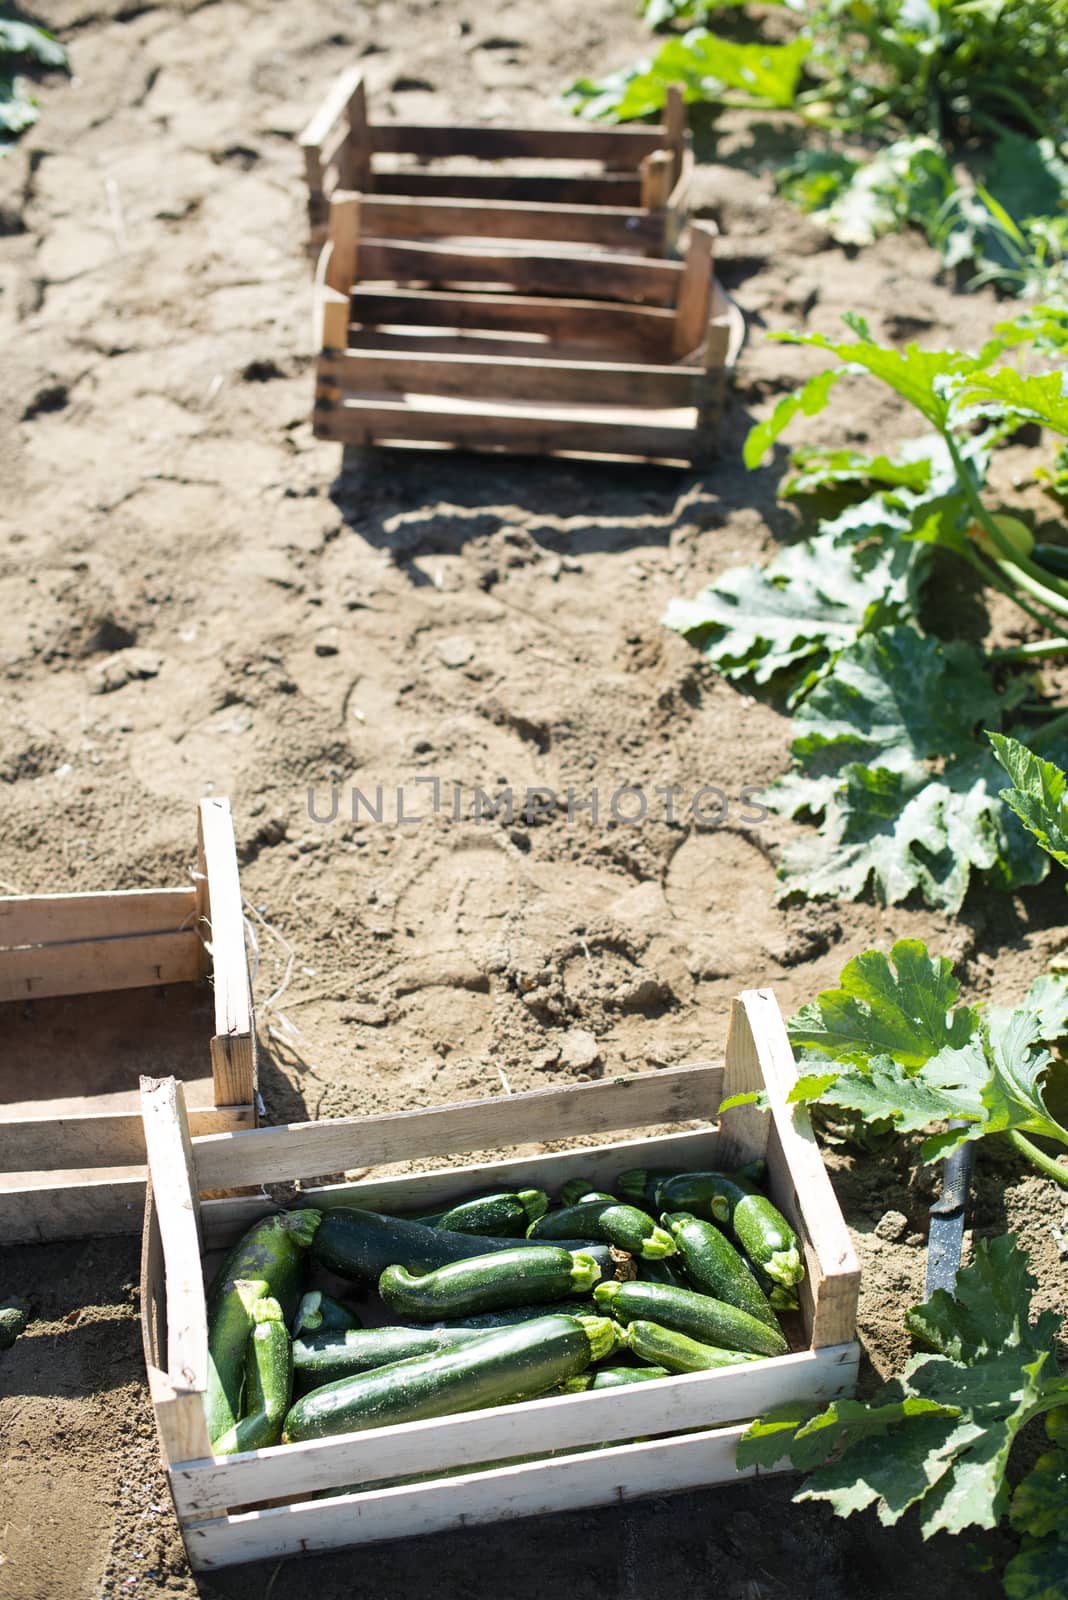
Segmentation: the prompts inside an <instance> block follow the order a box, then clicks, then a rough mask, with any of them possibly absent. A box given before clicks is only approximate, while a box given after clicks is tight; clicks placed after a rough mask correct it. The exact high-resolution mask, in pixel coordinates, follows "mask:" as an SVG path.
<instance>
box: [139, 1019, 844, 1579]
mask: <svg viewBox="0 0 1068 1600" xmlns="http://www.w3.org/2000/svg"><path fill="white" fill-rule="evenodd" d="M795 1078H796V1069H795V1067H794V1062H793V1057H792V1054H791V1051H790V1046H789V1043H788V1040H787V1037H786V1032H785V1029H784V1027H783V1023H782V1019H781V1017H780V1015H779V1011H778V1008H777V1006H776V1004H775V1000H774V997H773V996H772V994H771V993H770V991H768V990H752V991H749V992H748V993H746V994H744V995H742V996H741V997H740V999H738V1000H737V1001H736V1002H735V1004H734V1008H733V1013H732V1018H731V1025H730V1031H729V1034H728V1038H727V1048H726V1061H725V1064H724V1065H723V1066H719V1065H697V1066H692V1067H678V1068H670V1069H666V1070H663V1071H660V1072H655V1073H642V1074H636V1075H631V1076H618V1077H613V1078H607V1079H605V1080H604V1081H603V1082H600V1083H591V1084H585V1085H574V1086H571V1087H567V1088H559V1089H547V1090H539V1091H537V1092H535V1093H532V1094H519V1095H512V1096H501V1097H499V1098H496V1099H491V1100H482V1101H475V1102H473V1103H470V1104H466V1105H452V1106H442V1107H439V1108H436V1109H432V1110H425V1111H417V1112H406V1113H401V1114H398V1115H393V1116H380V1117H371V1118H366V1119H361V1118H346V1119H341V1120H338V1121H334V1122H318V1123H307V1124H301V1125H296V1126H291V1127H286V1128H264V1129H259V1130H257V1131H254V1132H250V1133H237V1134H231V1135H227V1134H222V1135H219V1134H216V1135H208V1136H206V1137H203V1138H193V1139H192V1140H190V1138H189V1136H188V1131H187V1128H186V1123H185V1116H184V1111H183V1103H182V1094H181V1089H180V1086H179V1085H176V1084H175V1083H174V1082H173V1081H170V1080H149V1079H146V1080H145V1082H144V1085H143V1105H144V1115H145V1135H146V1142H147V1146H148V1160H149V1169H150V1173H151V1186H150V1193H149V1197H148V1201H147V1204H146V1211H145V1233H144V1246H143V1257H142V1298H141V1304H142V1319H143V1321H142V1326H143V1334H144V1343H145V1358H146V1361H147V1364H148V1377H149V1385H150V1389H151V1395H152V1402H153V1405H154V1408H155V1415H156V1423H157V1427H158V1430H159V1438H160V1445H161V1449H162V1453H163V1458H164V1462H165V1465H166V1467H167V1471H168V1476H169V1481H170V1485H171V1491H172V1493H173V1496H174V1501H175V1505H176V1507H177V1511H178V1516H179V1520H180V1522H181V1526H182V1532H183V1535H184V1538H185V1543H186V1548H187V1550H188V1553H189V1558H190V1561H191V1562H192V1565H193V1566H194V1567H195V1568H197V1569H209V1568H214V1567H222V1566H227V1565H230V1564H232V1563H234V1562H240V1561H247V1560H258V1559H262V1558H265V1557H269V1558H271V1559H274V1558H275V1557H279V1556H284V1555H289V1554H293V1553H302V1552H310V1551H316V1550H327V1549H331V1548H334V1547H337V1546H344V1545H350V1544H359V1543H363V1542H368V1541H374V1540H381V1539H393V1538H408V1537H410V1536H411V1535H414V1534H418V1533H428V1532H432V1531H435V1530H438V1529H444V1528H454V1527H459V1526H462V1525H466V1524H469V1523H477V1522H492V1521H496V1520H500V1519H502V1518H509V1517H522V1516H530V1515H534V1514H536V1513H538V1512H549V1511H560V1510H575V1509H577V1508H579V1507H583V1506H593V1505H600V1504H602V1503H604V1504H607V1503H616V1502H617V1501H620V1500H626V1499H629V1498H632V1497H637V1496H641V1495H647V1494H657V1495H660V1494H665V1493H668V1492H670V1491H672V1490H677V1489H686V1488H690V1487H693V1486H695V1485H699V1484H709V1483H716V1482H728V1481H730V1480H732V1479H734V1478H735V1477H736V1476H737V1468H736V1464H735V1450H736V1446H737V1443H738V1440H739V1439H740V1437H741V1435H742V1434H743V1433H744V1432H745V1428H746V1421H745V1419H746V1418H752V1417H753V1416H756V1415H759V1414H761V1413H762V1412H763V1411H765V1410H766V1409H768V1408H769V1407H771V1406H773V1405H776V1404H779V1403H780V1402H787V1401H811V1402H812V1403H813V1405H818V1404H821V1403H824V1402H826V1401H827V1400H829V1399H831V1398H833V1397H834V1396H837V1395H845V1394H851V1393H852V1392H853V1389H854V1386H855V1382H856V1373H857V1360H858V1354H859V1347H858V1345H857V1344H856V1342H855V1337H854V1325H855V1319H856V1304H857V1289H858V1281H859V1273H858V1268H857V1263H856V1259H855V1256H854V1254H853V1251H852V1249H851V1246H850V1242H849V1236H848V1234H847V1232H846V1228H845V1225H844V1223H843V1221H842V1217H841V1214H840V1212H839V1209H838V1205H837V1202H836V1200H835V1197H834V1193H833V1191H832V1189H831V1185H830V1182H829V1180H828V1178H827V1174H826V1171H825V1169H824V1166H823V1162H822V1159H821V1157H820V1153H819V1150H818V1149H817V1147H816V1144H815V1142H814V1140H813V1137H812V1131H811V1128H810V1126H809V1123H808V1117H807V1113H806V1112H805V1111H804V1110H803V1109H801V1110H797V1111H795V1110H794V1109H793V1108H792V1107H790V1106H788V1105H787V1103H786V1096H787V1094H788V1092H789V1089H790V1087H791V1085H792V1083H793V1082H794V1080H795ZM762 1087H763V1088H766V1089H767V1091H768V1094H769V1097H770V1101H771V1110H770V1112H759V1111H757V1110H756V1109H755V1108H754V1107H753V1106H751V1105H747V1106H740V1107H736V1108H732V1109H731V1110H729V1111H727V1112H726V1113H724V1114H723V1116H722V1117H721V1118H720V1119H719V1123H718V1126H715V1125H713V1119H715V1118H716V1116H717V1113H718V1107H719V1104H720V1101H721V1099H722V1098H724V1097H725V1094H728V1093H735V1092H742V1091H746V1090H750V1089H757V1088H762ZM695 1123H696V1124H698V1126H696V1127H695V1126H694V1124H695ZM665 1124H667V1125H671V1124H688V1125H689V1126H688V1128H687V1129H686V1131H675V1132H672V1133H668V1134H666V1135H665V1134H662V1133H661V1134H660V1135H658V1136H655V1137H645V1138H637V1139H631V1140H627V1141H625V1142H620V1143H601V1144H597V1145H594V1146H592V1147H591V1146H589V1145H586V1146H585V1147H583V1148H581V1149H573V1150H571V1151H568V1152H565V1153H563V1154H560V1153H555V1154H545V1153H541V1154H538V1153H534V1154H531V1153H528V1154H526V1155H523V1156H519V1157H516V1158H513V1159H511V1160H506V1161H494V1162H493V1163H491V1164H489V1165H485V1164H478V1165H474V1166H466V1167H456V1168H454V1169H452V1170H446V1171H433V1172H421V1173H420V1172H417V1173H415V1174H414V1175H408V1176H401V1177H387V1176H384V1175H377V1176H376V1175H373V1174H372V1176H370V1177H365V1178H363V1179H361V1181H359V1182H357V1183H351V1184H340V1185H339V1184H328V1185H326V1186H325V1187H316V1186H315V1181H316V1179H319V1181H320V1182H321V1175H323V1174H330V1173H337V1172H346V1171H348V1170H351V1169H353V1168H359V1169H361V1170H363V1171H366V1170H367V1169H368V1168H376V1167H377V1168H381V1167H384V1166H387V1165H391V1164H396V1163H400V1162H417V1161H419V1160H420V1159H425V1158H427V1157H429V1156H434V1157H440V1156H442V1155H448V1154H458V1153H460V1152H463V1151H474V1150H490V1149H494V1148H498V1149H499V1148H500V1147H501V1146H508V1145H511V1146H513V1147H516V1146H525V1147H527V1150H528V1152H529V1150H530V1148H531V1147H532V1146H534V1147H538V1146H540V1147H541V1149H542V1150H543V1151H544V1146H545V1144H546V1143H547V1142H549V1141H553V1142H555V1143H559V1142H561V1141H566V1140H572V1141H573V1140H575V1139H576V1138H586V1139H589V1138H590V1137H591V1136H593V1137H594V1138H596V1137H597V1136H603V1135H604V1134H605V1133H607V1132H609V1131H610V1130H615V1129H621V1128H631V1129H636V1128H651V1127H656V1126H660V1127H662V1126H663V1125H665ZM757 1156H765V1157H766V1160H767V1168H768V1178H769V1186H770V1192H771V1195H772V1198H773V1199H774V1201H775V1203H776V1204H777V1205H778V1206H779V1207H780V1208H781V1209H782V1210H783V1212H784V1213H785V1214H786V1216H787V1217H788V1218H789V1220H790V1222H791V1223H792V1225H793V1226H794V1228H795V1229H796V1231H797V1233H798V1235H799V1237H800V1239H801V1242H802V1245H803V1248H804V1255H805V1264H806V1269H807V1272H806V1278H805V1280H804V1283H803V1284H802V1286H801V1312H800V1315H799V1316H798V1317H797V1318H795V1319H794V1320H795V1323H796V1327H795V1329H794V1332H795V1338H794V1341H793V1342H794V1346H795V1348H794V1349H793V1350H792V1353H790V1354H788V1355H784V1356H777V1357H774V1358H772V1359H770V1360H766V1361H761V1362H758V1363H755V1364H753V1365H752V1366H742V1367H734V1368H724V1369H721V1370H719V1371H714V1372H702V1373H693V1374H690V1375H688V1376H685V1377H677V1378H665V1379H662V1380H660V1381H659V1382H655V1383H644V1384H635V1385H633V1386H631V1387H628V1388H624V1389H612V1390H608V1391H601V1392H597V1391H591V1392H588V1393H586V1394H581V1395H566V1396H560V1397H556V1398H549V1399H541V1400H534V1401H529V1402H526V1403H524V1404H521V1405H512V1406H505V1407H501V1408H495V1409H488V1410H483V1411H476V1412H469V1413H465V1414H460V1415H455V1416H447V1417H442V1418H438V1419H435V1420H432V1421H425V1422H411V1423H406V1424H403V1425H400V1426H391V1427H386V1428H376V1429H373V1430H370V1431H367V1432H363V1433H350V1434H344V1435H339V1436H337V1437H334V1438H322V1439H316V1440H315V1441H313V1442H311V1443H307V1444H294V1445H278V1446H275V1447H274V1448H271V1449H266V1450H259V1451H255V1452H249V1453H247V1454H243V1455H236V1456H228V1457H219V1458H217V1459H213V1458H212V1456H211V1449H210V1444H209V1441H208V1436H207V1431H206V1425H205V1417H204V1392H205V1386H206V1379H207V1361H208V1355H207V1320H206V1313H205V1293H204V1272H207V1273H208V1274H210V1273H211V1272H212V1271H213V1270H214V1265H215V1264H216V1263H217V1262H218V1260H219V1259H220V1257H219V1254H218V1253H219V1251H220V1250H222V1249H224V1248H225V1247H227V1246H229V1245H230V1244H232V1242H233V1241H234V1240H235V1239H236V1238H238V1237H239V1236H240V1235H241V1233H242V1232H243V1231H244V1230H245V1229H246V1228H247V1227H248V1226H249V1225H250V1224H251V1223H252V1222H254V1221H255V1220H256V1219H257V1218H258V1217H261V1216H264V1215H268V1214H269V1213H270V1212H271V1211H273V1210H275V1209H277V1208H276V1206H275V1205H273V1204H272V1202H271V1201H270V1200H269V1199H268V1198H267V1195H266V1193H261V1194H259V1195H256V1196H247V1195H246V1196H241V1197H234V1198H222V1199H205V1198H202V1197H203V1196H204V1194H205V1192H208V1191H217V1190H219V1189H220V1188H227V1187H238V1186H242V1187H244V1186H252V1185H267V1184H271V1183H280V1184H281V1183H286V1182H291V1181H293V1180H300V1181H301V1182H302V1183H303V1184H304V1185H305V1187H304V1188H303V1190H302V1193H301V1196H300V1203H301V1204H302V1205H308V1206H312V1207H315V1206H320V1205H330V1204H337V1203H340V1202H347V1203H349V1204H355V1205H360V1206H366V1207H370V1208H372V1209H375V1208H377V1209H379V1210H382V1211H386V1212H390V1211H398V1212H404V1211H420V1210H422V1211H426V1210H428V1209H436V1208H439V1207H442V1206H445V1205H447V1204H448V1203H449V1202H451V1201H452V1200H454V1199H455V1198H456V1197H458V1196H460V1195H462V1194H465V1193H468V1192H470V1191H472V1190H478V1189H483V1188H488V1189H495V1188H516V1187H520V1186H525V1185H534V1186H537V1187H539V1188H544V1189H547V1190H549V1191H550V1192H551V1193H553V1194H556V1193H557V1192H558V1191H559V1188H560V1186H561V1184H562V1183H563V1182H565V1181H566V1180H567V1179H568V1178H572V1177H575V1176H577V1175H581V1176H582V1177H583V1178H585V1179H589V1180H591V1181H593V1182H594V1183H595V1184H598V1185H605V1184H610V1183H611V1182H612V1181H613V1180H614V1179H615V1177H616V1176H617V1174H618V1173H619V1172H620V1171H621V1170H622V1169H624V1168H627V1167H632V1166H636V1165H641V1166H650V1167H664V1166H667V1167H672V1168H675V1169H677V1170H686V1169H692V1168H708V1167H729V1166H731V1165H732V1164H737V1163H741V1162H744V1161H747V1160H751V1159H753V1158H754V1157H757ZM635 1441H638V1442H635ZM602 1445H607V1446H608V1447H607V1448H603V1449H602V1448H599V1447H600V1446H602ZM594 1447H597V1448H594ZM530 1456H534V1457H537V1458H538V1459H535V1460H516V1459H515V1458H517V1457H530ZM508 1460H511V1462H512V1464H510V1465H504V1466H500V1465H498V1466H496V1467H493V1466H487V1465H483V1466H481V1467H479V1466H476V1465H474V1464H475V1463H492V1462H498V1463H500V1462H502V1461H508ZM412 1475H419V1478H420V1479H421V1481H418V1482H414V1483H407V1484H405V1483H401V1484H397V1483H396V1482H395V1480H397V1479H404V1478H406V1477H410V1476H412ZM381 1480H392V1481H393V1486H391V1487H386V1488H377V1489H376V1488H375V1487H374V1486H373V1485H374V1484H375V1482H376V1481H379V1482H380V1481H381ZM323 1491H327V1496H326V1497H324V1495H323Z"/></svg>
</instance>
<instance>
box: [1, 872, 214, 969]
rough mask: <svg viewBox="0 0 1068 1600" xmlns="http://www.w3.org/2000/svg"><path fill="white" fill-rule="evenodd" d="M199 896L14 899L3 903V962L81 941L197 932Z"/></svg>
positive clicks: (189, 892)
mask: <svg viewBox="0 0 1068 1600" xmlns="http://www.w3.org/2000/svg"><path fill="white" fill-rule="evenodd" d="M195 917H196V890H195V889H194V888H193V886H192V885H191V884H185V885H183V886H182V887H180V888H177V889H119V890H113V891H110V892H108V893H105V894H42V895H14V896H11V897H4V898H0V959H2V953H3V951H4V950H7V949H11V948H13V947H16V946H19V945H28V944H59V943H62V942H69V941H71V940H76V939H110V938H114V937H116V936H118V935H120V934H121V935H124V936H125V935H129V934H135V933H166V932H176V931H177V930H179V929H181V928H186V927H192V926H193V922H194V920H195Z"/></svg>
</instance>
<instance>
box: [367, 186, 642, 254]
mask: <svg viewBox="0 0 1068 1600" xmlns="http://www.w3.org/2000/svg"><path fill="white" fill-rule="evenodd" d="M666 200H667V188H666V184H665V186H664V202H665V203H666ZM643 204H644V202H643ZM362 226H363V228H364V230H365V231H366V233H367V234H368V235H370V236H372V237H374V238H376V239H407V240H415V239H472V240H479V241H481V240H483V239H522V240H526V239H530V240H545V241H546V242H548V243H552V244H568V245H572V246H574V245H578V244H590V245H596V246H598V247H599V248H601V249H605V250H614V251H617V252H619V253H621V254H636V253H638V252H640V251H642V250H647V249H649V248H653V249H658V248H659V246H660V243H661V240H662V237H663V222H662V219H661V218H659V217H655V216H646V215H644V214H643V213H642V212H641V211H639V210H633V209H631V208H629V207H626V206H604V205H601V206H584V205H555V206H551V207H548V206H546V205H545V204H544V203H543V202H533V203H531V202H517V201H507V200H481V199H479V200H475V199H458V200H450V199H440V200H439V199H431V198H419V199H414V200H413V199H410V198H409V197H408V196H407V195H381V194H374V195H370V196H368V197H366V198H365V199H364V200H363V206H362Z"/></svg>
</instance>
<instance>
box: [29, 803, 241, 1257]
mask: <svg viewBox="0 0 1068 1600" xmlns="http://www.w3.org/2000/svg"><path fill="white" fill-rule="evenodd" d="M191 854H192V852H191ZM197 857H198V866H197V871H196V874H195V876H194V877H193V878H191V880H190V881H189V883H187V884H183V885H179V886H177V887H174V888H162V889H128V890H118V891H112V892H104V893H98V894H57V895H16V896H11V897H9V898H6V899H0V1233H2V1235H3V1238H4V1239H5V1240H6V1241H7V1242H8V1243H13V1242H19V1241H37V1240H44V1239H58V1238H76V1237H81V1236H85V1235H91V1234H109V1233H136V1232H138V1231H139V1230H140V1228H141V1224H142V1218H143V1210H144V1193H145V1167H144V1160H145V1156H144V1133H143V1127H142V1121H141V1106H140V1097H139V1092H138V1081H139V1078H140V1075H141V1074H142V1073H143V1072H144V1071H145V1069H146V1068H150V1069H151V1070H153V1071H155V1072H160V1073H171V1074H173V1075H174V1076H175V1077H176V1078H178V1079H181V1080H182V1081H183V1083H184V1089H185V1098H186V1103H187V1105H188V1108H189V1120H190V1123H191V1125H192V1127H193V1129H194V1131H195V1132H198V1133H209V1132H217V1131H220V1130H224V1129H234V1128H251V1127H254V1126H255V1123H256V1112H255V1102H256V1054H255V1030H254V1025H253V1016H252V1003H251V993H250V988H249V975H248V964H247V961H246V957H245V939H244V918H243V914H242V908H241V888H240V884H239V881H238V870H237V856H236V852H235V848H234V834H233V822H232V819H231V815H230V805H229V801H227V800H224V799H209V800H203V801H201V803H200V807H199V811H198V817H197Z"/></svg>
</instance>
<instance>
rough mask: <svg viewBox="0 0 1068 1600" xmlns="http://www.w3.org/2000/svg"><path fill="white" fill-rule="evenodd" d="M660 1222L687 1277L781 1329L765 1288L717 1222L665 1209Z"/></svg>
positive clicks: (706, 1291) (703, 1290) (697, 1286)
mask: <svg viewBox="0 0 1068 1600" xmlns="http://www.w3.org/2000/svg"><path fill="white" fill-rule="evenodd" d="M660 1221H661V1222H662V1223H663V1225H664V1227H665V1228H667V1230H668V1232H669V1233H670V1234H671V1237H672V1238H673V1239H674V1241H675V1245H676V1248H677V1249H678V1252H679V1256H680V1257H681V1259H682V1264H683V1266H684V1267H685V1268H686V1276H687V1277H688V1278H689V1280H690V1282H691V1283H692V1285H693V1287H694V1288H695V1289H697V1290H699V1291H700V1293H701V1294H710V1295H712V1296H713V1297H714V1298H715V1299H716V1300H725V1301H726V1302H727V1304H728V1305H729V1306H737V1307H738V1308H739V1310H741V1311H748V1312H749V1315H750V1316H752V1317H756V1318H757V1320H758V1321H760V1322H765V1323H767V1325H768V1327H769V1328H776V1329H777V1328H778V1326H779V1323H778V1319H777V1318H776V1316H775V1313H774V1311H773V1310H772V1308H771V1306H770V1305H769V1304H768V1300H767V1296H766V1295H765V1294H764V1291H763V1290H762V1289H761V1287H760V1285H759V1283H757V1281H756V1279H755V1278H754V1277H753V1274H752V1273H751V1272H750V1270H749V1268H748V1267H747V1266H746V1264H745V1262H744V1261H743V1260H742V1258H741V1256H740V1255H739V1254H738V1252H737V1250H736V1249H735V1248H734V1246H733V1245H732V1244H731V1242H730V1240H729V1239H727V1238H725V1237H724V1235H723V1234H722V1233H721V1232H720V1230H719V1229H718V1228H717V1227H716V1226H715V1224H714V1223H711V1222H702V1221H701V1219H700V1218H699V1217H691V1216H688V1215H687V1214H686V1213H685V1212H670V1211H665V1213H664V1215H663V1216H662V1217H661V1218H660Z"/></svg>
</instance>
